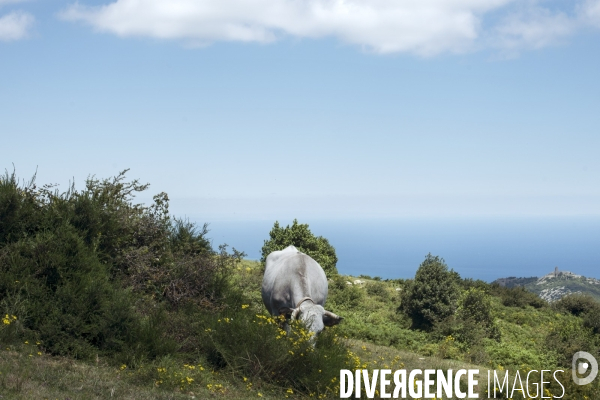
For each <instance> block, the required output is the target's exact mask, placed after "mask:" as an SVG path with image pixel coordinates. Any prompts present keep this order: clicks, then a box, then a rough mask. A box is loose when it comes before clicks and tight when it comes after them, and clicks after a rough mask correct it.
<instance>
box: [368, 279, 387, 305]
mask: <svg viewBox="0 0 600 400" xmlns="http://www.w3.org/2000/svg"><path fill="white" fill-rule="evenodd" d="M366 286H367V287H366V290H367V293H368V294H370V295H371V296H375V297H377V298H379V300H381V301H383V302H385V301H387V300H389V298H390V293H389V292H388V290H387V287H386V285H385V284H384V283H381V282H371V283H368V284H367V285H366Z"/></svg>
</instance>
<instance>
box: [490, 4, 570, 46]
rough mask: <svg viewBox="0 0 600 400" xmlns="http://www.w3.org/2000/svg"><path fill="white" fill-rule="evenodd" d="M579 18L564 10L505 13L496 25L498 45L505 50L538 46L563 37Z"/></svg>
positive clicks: (541, 9) (552, 42)
mask: <svg viewBox="0 0 600 400" xmlns="http://www.w3.org/2000/svg"><path fill="white" fill-rule="evenodd" d="M578 25H579V22H578V20H577V19H575V18H573V17H569V16H568V15H567V14H565V13H564V12H551V11H549V10H547V9H544V8H533V9H530V10H527V11H526V12H521V13H516V14H512V15H510V16H508V17H507V18H505V19H504V20H503V22H502V23H501V24H500V25H499V26H498V27H497V28H496V32H495V34H496V35H495V38H496V40H497V45H498V46H499V47H500V48H502V49H505V50H509V51H510V50H520V49H529V48H534V49H539V48H542V47H547V46H549V45H552V44H555V43H557V42H560V41H562V40H564V39H565V38H567V37H569V36H570V35H572V34H573V33H574V31H575V30H576V29H577V27H578Z"/></svg>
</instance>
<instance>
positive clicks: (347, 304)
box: [327, 276, 365, 323]
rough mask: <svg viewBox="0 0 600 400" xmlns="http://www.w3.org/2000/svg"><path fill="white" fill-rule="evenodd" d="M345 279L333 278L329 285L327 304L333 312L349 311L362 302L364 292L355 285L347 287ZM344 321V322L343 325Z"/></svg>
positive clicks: (340, 277)
mask: <svg viewBox="0 0 600 400" xmlns="http://www.w3.org/2000/svg"><path fill="white" fill-rule="evenodd" d="M346 282H347V280H346V278H345V277H342V276H335V277H333V278H332V279H331V282H330V283H329V294H328V297H327V304H328V305H329V307H332V309H335V310H351V309H353V308H356V307H358V306H359V305H360V304H361V303H362V301H363V300H364V297H365V295H364V291H363V290H362V289H361V288H360V287H359V286H357V285H348V284H347V283H346ZM345 322H346V321H344V323H345Z"/></svg>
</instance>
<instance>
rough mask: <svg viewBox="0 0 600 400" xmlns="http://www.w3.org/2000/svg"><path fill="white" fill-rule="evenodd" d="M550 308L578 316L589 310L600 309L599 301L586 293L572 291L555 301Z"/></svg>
mask: <svg viewBox="0 0 600 400" xmlns="http://www.w3.org/2000/svg"><path fill="white" fill-rule="evenodd" d="M552 308H553V309H555V310H557V311H559V312H564V313H569V314H572V315H575V316H576V317H579V316H583V315H584V314H587V313H589V312H591V311H596V310H600V303H598V302H597V301H596V300H595V299H594V298H593V297H592V296H590V295H588V294H581V293H574V294H570V295H568V296H563V297H562V298H560V300H557V301H555V302H554V303H553V304H552Z"/></svg>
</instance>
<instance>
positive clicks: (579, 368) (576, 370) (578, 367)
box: [571, 351, 598, 385]
mask: <svg viewBox="0 0 600 400" xmlns="http://www.w3.org/2000/svg"><path fill="white" fill-rule="evenodd" d="M581 359H584V360H586V361H585V362H581V361H580V360H581ZM590 365H591V367H592V369H591V371H590V374H589V375H588V376H587V377H585V378H580V377H579V376H577V374H579V375H583V374H585V373H586V371H587V370H588V369H589V368H590ZM571 369H572V370H573V382H575V384H576V385H587V384H588V383H591V382H592V381H593V380H594V379H595V378H596V375H598V361H596V359H595V358H594V356H592V355H591V354H590V353H587V352H585V351H578V352H577V353H575V354H574V355H573V363H572V364H571Z"/></svg>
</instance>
